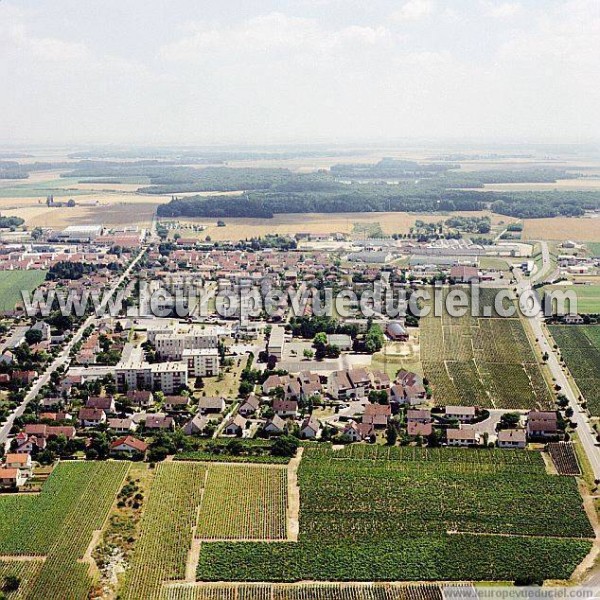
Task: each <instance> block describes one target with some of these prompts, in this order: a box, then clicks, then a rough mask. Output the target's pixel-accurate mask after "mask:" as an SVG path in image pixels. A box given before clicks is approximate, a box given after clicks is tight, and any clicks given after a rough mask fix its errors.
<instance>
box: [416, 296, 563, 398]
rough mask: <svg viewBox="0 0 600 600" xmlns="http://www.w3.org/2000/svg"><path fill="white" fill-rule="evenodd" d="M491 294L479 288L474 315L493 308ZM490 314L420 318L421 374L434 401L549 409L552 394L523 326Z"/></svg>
mask: <svg viewBox="0 0 600 600" xmlns="http://www.w3.org/2000/svg"><path fill="white" fill-rule="evenodd" d="M465 290H466V288H465ZM448 291H449V290H445V293H446V294H447V293H448ZM494 291H495V290H489V289H486V288H481V289H480V292H479V293H480V300H479V302H480V313H478V314H483V311H484V307H485V306H490V307H493V294H492V292H494ZM490 314H491V315H492V317H491V318H490V317H482V316H471V315H470V314H466V315H465V316H463V317H450V316H449V315H448V314H446V313H444V314H443V315H442V316H441V317H437V316H433V314H432V313H431V314H430V315H428V316H427V317H425V318H422V319H421V321H420V325H419V327H420V341H421V357H422V362H423V371H424V373H425V377H427V378H428V379H429V382H430V384H431V387H432V389H433V399H434V401H435V402H436V403H437V404H439V405H448V404H458V405H465V404H466V405H473V404H476V405H479V406H483V407H488V408H507V409H514V408H550V407H552V406H553V398H552V394H551V392H550V390H549V389H548V385H547V384H546V381H545V380H544V377H543V375H542V373H541V370H540V366H539V361H538V358H537V357H536V355H535V352H534V350H533V347H532V346H531V343H530V342H529V339H528V338H527V334H526V333H525V330H524V328H523V323H522V322H521V320H520V319H519V318H504V317H498V316H497V315H498V313H497V312H496V311H495V309H493V310H491V313H490ZM494 315H495V316H494Z"/></svg>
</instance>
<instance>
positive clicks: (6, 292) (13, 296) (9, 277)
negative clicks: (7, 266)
mask: <svg viewBox="0 0 600 600" xmlns="http://www.w3.org/2000/svg"><path fill="white" fill-rule="evenodd" d="M45 278H46V271H42V270H30V271H0V312H1V311H6V310H13V309H14V308H15V305H16V304H17V302H22V300H23V297H22V296H21V291H22V290H26V291H28V292H32V291H33V290H34V289H35V288H36V287H37V286H38V285H40V283H42V282H43V281H44V279H45Z"/></svg>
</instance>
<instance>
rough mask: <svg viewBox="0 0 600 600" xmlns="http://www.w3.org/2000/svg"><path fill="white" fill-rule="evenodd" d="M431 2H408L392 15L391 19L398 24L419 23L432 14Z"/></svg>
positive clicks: (420, 0) (422, 0) (425, 0)
mask: <svg viewBox="0 0 600 600" xmlns="http://www.w3.org/2000/svg"><path fill="white" fill-rule="evenodd" d="M433 9H434V5H433V2H432V0H408V2H406V3H405V4H403V5H402V6H401V7H400V8H399V9H398V10H396V11H394V12H393V13H392V19H393V20H394V21H398V22H405V21H419V20H420V19H423V18H425V17H428V16H429V15H431V14H432V13H433Z"/></svg>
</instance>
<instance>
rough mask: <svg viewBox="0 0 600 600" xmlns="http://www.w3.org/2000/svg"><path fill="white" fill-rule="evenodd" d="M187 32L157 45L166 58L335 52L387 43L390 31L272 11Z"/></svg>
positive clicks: (201, 25)
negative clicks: (337, 25) (332, 26)
mask: <svg viewBox="0 0 600 600" xmlns="http://www.w3.org/2000/svg"><path fill="white" fill-rule="evenodd" d="M186 30H187V31H189V32H190V33H189V34H188V35H187V36H186V37H184V38H182V39H181V40H178V41H176V42H173V43H171V44H166V45H164V46H162V47H161V48H160V49H159V55H160V57H161V58H164V59H167V60H175V61H176V60H181V61H195V60H204V59H206V58H207V56H208V55H209V54H210V53H221V54H226V55H228V56H231V55H234V56H239V55H240V54H242V55H246V56H247V55H248V54H260V55H262V56H268V55H269V54H270V53H271V54H274V53H278V52H288V53H289V52H292V53H298V54H301V55H307V54H315V53H317V54H318V53H320V52H335V51H339V50H342V49H344V48H348V47H349V46H354V47H356V46H361V47H368V46H376V45H378V44H381V43H388V42H389V41H390V39H391V34H390V32H389V31H388V29H387V28H386V27H384V26H378V27H367V26H358V25H352V26H348V27H343V28H340V29H325V28H323V27H322V26H321V25H320V24H319V22H318V21H316V20H315V19H306V18H301V17H290V16H287V15H284V14H282V13H278V12H274V13H269V14H267V15H261V16H257V17H254V18H251V19H248V20H247V21H244V22H242V23H239V24H236V25H225V26H219V25H209V24H206V23H192V24H190V23H188V24H187V25H186Z"/></svg>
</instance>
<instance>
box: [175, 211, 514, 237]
mask: <svg viewBox="0 0 600 600" xmlns="http://www.w3.org/2000/svg"><path fill="white" fill-rule="evenodd" d="M452 214H453V215H470V216H481V217H482V216H489V217H490V218H491V219H492V223H493V224H498V223H499V222H501V221H503V222H505V223H509V222H511V221H514V220H515V219H512V218H511V217H505V216H503V215H495V214H492V213H489V212H486V211H481V212H478V211H472V212H457V213H452ZM449 216H450V215H449V214H414V213H404V212H389V213H388V212H386V213H382V212H369V213H337V214H329V213H307V214H304V213H292V214H277V215H275V216H274V217H273V218H272V219H247V218H244V219H235V218H225V219H224V221H225V223H226V227H217V224H216V222H215V221H213V220H211V219H202V218H199V219H190V218H179V219H173V220H179V221H181V222H189V223H194V224H196V225H198V224H203V225H206V226H207V229H205V230H204V231H202V232H200V233H199V234H198V235H199V237H201V238H204V237H205V236H206V235H208V236H210V238H211V239H212V240H213V241H220V240H240V239H245V238H250V237H258V236H264V235H267V234H278V235H294V234H296V233H298V232H306V233H313V234H316V233H346V234H350V233H352V231H353V229H354V226H355V224H359V225H364V224H367V223H378V224H379V225H380V226H381V229H382V231H383V233H384V234H387V235H391V234H393V233H408V232H409V230H410V228H411V227H414V225H415V222H416V221H418V220H421V221H425V222H433V223H435V222H437V221H444V220H445V219H448V218H449ZM165 220H171V219H165ZM186 235H187V234H186Z"/></svg>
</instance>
